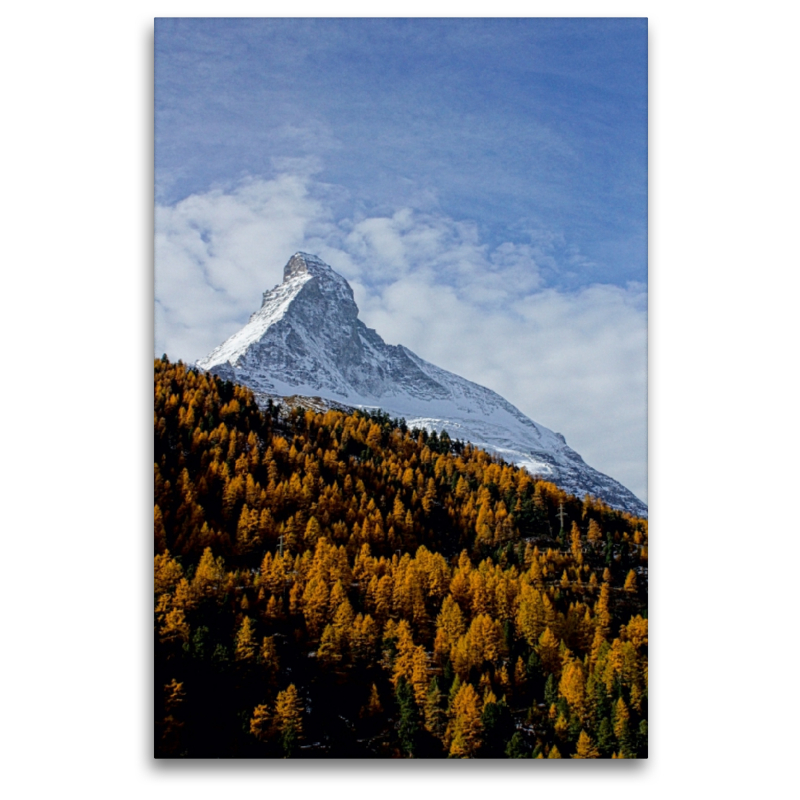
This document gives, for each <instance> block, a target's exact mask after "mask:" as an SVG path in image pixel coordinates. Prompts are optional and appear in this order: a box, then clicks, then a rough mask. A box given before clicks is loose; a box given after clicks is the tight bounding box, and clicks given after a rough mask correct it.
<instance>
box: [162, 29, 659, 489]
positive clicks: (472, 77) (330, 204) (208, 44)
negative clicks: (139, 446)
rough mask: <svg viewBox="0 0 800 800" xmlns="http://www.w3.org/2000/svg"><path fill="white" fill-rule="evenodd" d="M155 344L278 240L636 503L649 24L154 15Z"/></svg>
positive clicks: (236, 299)
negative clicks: (346, 284) (314, 257)
mask: <svg viewBox="0 0 800 800" xmlns="http://www.w3.org/2000/svg"><path fill="white" fill-rule="evenodd" d="M155 189H156V312H155V321H156V342H155V348H156V352H157V353H159V354H160V353H161V352H164V351H166V352H168V353H169V354H170V355H171V356H174V357H182V358H184V359H185V360H189V361H192V360H194V359H196V358H199V357H201V356H202V355H205V354H206V353H207V352H208V351H209V350H210V349H211V348H212V347H214V346H215V345H216V344H219V343H220V342H221V341H222V340H223V339H224V338H226V337H227V336H228V335H230V334H231V333H232V332H234V331H235V330H236V329H238V327H240V326H241V325H242V324H243V323H244V322H245V321H246V320H247V318H248V316H249V314H250V313H251V312H252V311H254V310H255V308H257V306H258V304H259V300H260V295H261V292H263V291H264V290H265V289H269V288H271V287H272V286H273V285H275V284H276V283H278V282H280V276H281V268H282V266H283V264H284V263H285V262H286V261H287V260H288V258H289V256H290V255H291V254H292V253H293V252H295V251H296V250H306V251H308V252H314V253H317V254H319V255H320V256H322V257H323V258H324V259H325V260H326V261H328V263H330V264H331V265H332V266H333V267H334V268H335V269H337V270H338V271H339V272H341V273H342V274H343V275H344V276H345V277H346V278H347V279H348V280H349V281H350V282H351V284H352V285H353V287H354V291H355V294H356V300H357V302H358V304H359V308H360V309H361V314H362V318H364V320H365V321H366V322H367V324H368V325H370V326H371V327H375V328H376V329H377V330H378V332H379V333H380V334H381V335H382V336H383V337H384V338H385V339H386V340H387V341H389V342H391V343H397V342H402V343H403V344H405V345H407V346H408V347H410V348H411V349H412V350H415V351H416V352H418V353H419V354H420V355H421V356H422V357H424V358H427V359H428V360H430V361H433V362H434V363H436V364H439V365H440V366H442V367H445V368H447V369H451V370H453V371H454V372H457V373H459V374H462V375H464V376H465V377H467V378H470V379H472V380H475V381H477V382H479V383H482V384H484V385H487V386H490V387H491V388H493V389H495V390H496V391H499V392H500V393H501V394H503V395H504V396H505V397H507V398H508V399H509V400H511V402H513V403H514V404H515V405H517V406H518V407H520V408H521V409H522V410H523V411H524V412H525V413H527V414H528V415H529V416H531V417H532V418H533V419H535V420H536V421H537V422H540V423H542V424H544V425H547V426H548V427H550V428H553V429H555V430H559V431H561V432H562V433H564V435H565V436H566V438H567V441H568V443H569V444H570V445H571V446H573V447H574V448H575V449H576V450H578V452H580V453H581V454H582V455H583V456H584V458H585V459H586V460H587V461H588V462H589V463H590V464H592V465H593V466H595V467H597V468H599V469H601V470H603V471H604V472H607V473H608V474H610V475H612V476H613V477H615V478H617V479H619V480H621V481H622V482H623V483H625V485H627V486H628V487H629V488H631V489H632V490H633V491H634V492H635V493H636V494H638V495H639V496H640V497H642V498H643V499H645V500H646V498H647V486H646V482H647V463H646V462H647V406H646V382H647V360H646V356H647V352H646V348H647V21H646V20H644V19H538V20H537V19H498V20H487V19H473V20H453V19H446V20H427V19H414V20H384V19H380V20H374V19H373V20H370V19H366V20H357V19H345V20H330V19H295V20H292V19H244V20H241V19H236V20H220V19H158V20H156V26H155Z"/></svg>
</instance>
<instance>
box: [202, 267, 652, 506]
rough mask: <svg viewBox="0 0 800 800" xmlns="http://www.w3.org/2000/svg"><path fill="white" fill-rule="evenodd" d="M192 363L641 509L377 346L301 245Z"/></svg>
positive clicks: (430, 368)
mask: <svg viewBox="0 0 800 800" xmlns="http://www.w3.org/2000/svg"><path fill="white" fill-rule="evenodd" d="M197 366H198V367H200V368H201V369H204V370H207V371H209V372H212V373H214V374H216V375H218V376H219V377H221V378H224V379H227V380H231V381H233V382H235V383H240V384H243V385H245V386H247V387H249V388H250V389H252V390H253V391H254V392H255V394H256V397H257V399H258V401H259V402H260V403H261V404H262V405H266V403H267V402H268V400H269V399H280V398H287V397H296V396H303V397H309V398H316V399H317V402H318V404H319V405H321V406H323V407H324V406H330V407H342V406H344V407H354V408H364V409H371V410H373V409H382V410H383V411H385V412H386V413H388V414H389V415H390V416H393V417H403V418H405V420H406V423H407V425H408V426H409V427H410V428H414V427H416V428H421V429H422V428H424V429H426V430H428V431H429V432H430V431H433V430H436V431H437V432H441V431H443V430H447V432H448V434H449V435H450V437H451V438H453V439H462V440H464V441H469V442H471V443H472V444H474V445H476V446H478V447H480V448H483V449H485V450H487V451H489V452H491V453H495V454H497V455H498V456H499V457H501V458H502V459H504V460H505V461H507V462H510V463H512V464H515V465H517V466H520V467H524V468H525V469H527V470H528V471H529V472H530V473H532V474H533V475H537V476H541V477H542V478H544V479H546V480H549V481H552V482H553V483H555V484H556V485H557V486H559V487H560V488H562V489H564V490H565V491H567V492H570V493H572V494H575V495H577V496H579V497H583V496H584V495H585V494H590V495H592V496H594V497H596V498H599V499H600V500H603V501H604V502H606V503H608V504H609V505H610V506H612V507H613V508H616V509H620V510H624V511H628V512H630V513H632V514H635V515H637V516H640V517H646V516H647V506H646V505H645V504H644V503H643V502H642V501H641V500H639V499H638V498H637V497H636V496H635V495H634V494H633V493H632V492H630V491H629V490H628V489H626V488H625V487H624V486H622V485H621V484H620V483H618V482H617V481H615V480H613V479H612V478H610V477H608V476H607V475H604V474H602V473H600V472H598V471H597V470H595V469H593V468H592V467H590V466H588V465H587V464H586V463H585V462H584V461H583V459H582V458H581V457H580V455H578V453H576V452H575V451H574V450H572V449H571V448H570V447H569V446H568V445H567V443H566V441H565V439H564V437H563V436H562V435H561V434H560V433H555V432H553V431H551V430H549V429H548V428H545V427H544V426H542V425H539V424H538V423H536V422H534V421H533V420H531V419H529V418H528V417H526V416H525V415H524V414H523V413H522V412H521V411H520V410H519V409H517V408H515V407H514V406H513V405H512V404H511V403H509V402H508V401H507V400H505V399H503V398H502V397H501V396H500V395H499V394H497V393H496V392H493V391H492V390H491V389H487V388H485V387H483V386H479V385H478V384H476V383H472V382H471V381H468V380H466V379H465V378H461V377H459V376H458V375H455V374H453V373H452V372H448V371H447V370H444V369H441V368H439V367H437V366H434V365H433V364H430V363H428V362H427V361H424V360H423V359H421V358H420V357H419V356H417V355H415V354H414V353H412V352H411V351H410V350H409V349H408V348H406V347H403V346H402V345H389V344H386V342H384V341H383V339H382V338H381V337H380V336H379V335H378V334H377V333H376V332H375V331H374V330H372V329H371V328H368V327H367V326H366V325H365V324H364V323H363V322H362V321H361V320H360V319H359V318H358V307H357V306H356V303H355V300H354V298H353V291H352V289H351V288H350V285H349V284H348V283H347V281H346V280H345V279H344V278H343V277H342V276H341V275H339V274H338V273H336V272H334V270H333V269H331V267H329V266H328V265H327V264H325V263H324V262H323V261H321V260H320V259H319V258H318V257H316V256H313V255H309V254H307V253H296V254H295V255H293V256H292V257H291V258H290V259H289V262H288V264H287V265H286V267H285V268H284V274H283V283H281V284H280V285H279V286H276V287H275V288H274V289H271V290H270V291H267V292H264V295H263V302H262V304H261V308H260V309H259V310H258V311H256V312H255V313H254V314H253V315H252V316H251V317H250V320H249V322H248V323H247V324H246V325H245V326H244V327H243V328H242V329H241V330H239V331H238V332H237V333H235V334H233V336H231V337H230V338H229V339H228V340H227V341H225V342H223V344H221V345H220V346H219V347H217V348H216V349H214V350H213V351H212V352H211V353H210V354H209V355H208V356H207V357H206V358H204V359H201V360H200V361H198V362H197Z"/></svg>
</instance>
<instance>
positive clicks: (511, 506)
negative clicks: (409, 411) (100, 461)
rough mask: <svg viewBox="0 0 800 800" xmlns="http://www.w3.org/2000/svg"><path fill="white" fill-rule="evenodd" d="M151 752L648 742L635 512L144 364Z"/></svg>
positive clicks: (572, 752) (349, 752)
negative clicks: (150, 382) (149, 473)
mask: <svg viewBox="0 0 800 800" xmlns="http://www.w3.org/2000/svg"><path fill="white" fill-rule="evenodd" d="M154 425H155V511H154V516H155V519H154V523H155V524H154V531H155V553H156V555H155V586H154V588H155V593H154V605H155V627H154V633H155V684H156V685H155V749H156V755H157V756H161V757H284V756H289V757H300V758H315V757H348V756H352V757H409V756H413V757H417V758H444V757H448V756H449V757H456V758H472V757H478V758H481V757H486V758H504V757H513V758H530V757H533V758H569V757H573V758H612V757H617V758H633V757H643V756H645V755H646V753H647V723H646V719H647V521H646V520H643V519H638V518H635V517H632V516H631V515H629V514H624V513H621V512H618V511H613V510H611V509H610V508H608V507H607V506H605V505H604V504H602V503H600V502H596V501H593V500H592V499H590V498H586V499H584V500H582V499H578V498H575V497H572V496H570V495H567V494H565V493H564V492H562V491H560V490H559V489H558V488H556V487H555V486H554V485H552V484H550V483H546V482H543V481H538V480H536V479H534V478H533V477H531V475H529V474H528V473H527V472H525V471H523V470H520V469H517V468H514V467H511V466H508V465H505V464H503V463H502V462H500V461H498V460H497V459H496V458H494V457H492V456H489V455H487V454H486V453H484V452H482V451H480V450H477V449H474V448H473V447H471V446H470V445H468V444H466V445H465V444H462V443H460V442H453V441H451V440H450V439H449V438H448V437H447V436H446V435H445V434H443V435H442V436H441V437H437V436H436V435H435V434H433V435H431V436H428V435H427V434H426V433H425V432H424V431H417V430H408V429H407V428H406V426H405V424H404V423H403V421H402V420H390V419H389V418H388V417H386V416H382V415H366V414H361V413H359V414H353V415H346V414H344V413H342V412H339V411H328V412H326V413H315V412H313V411H303V410H301V409H295V410H294V411H288V410H286V409H284V408H279V407H271V408H270V409H268V410H267V412H265V413H262V412H260V411H259V409H258V407H257V406H256V403H255V400H254V398H253V395H252V393H251V392H250V391H249V390H248V389H245V388H243V387H241V386H236V385H233V384H231V383H227V382H223V381H220V380H219V379H218V378H215V377H213V376H210V375H207V374H204V373H197V372H195V371H194V370H191V369H189V368H187V367H186V366H184V365H183V364H181V363H180V362H178V363H177V364H171V363H169V362H168V361H167V360H166V359H162V360H156V362H155V409H154Z"/></svg>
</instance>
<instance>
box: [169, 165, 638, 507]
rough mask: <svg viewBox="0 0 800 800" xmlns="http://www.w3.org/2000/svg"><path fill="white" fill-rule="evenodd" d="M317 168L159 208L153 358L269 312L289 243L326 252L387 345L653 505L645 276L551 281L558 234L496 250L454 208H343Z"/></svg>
mask: <svg viewBox="0 0 800 800" xmlns="http://www.w3.org/2000/svg"><path fill="white" fill-rule="evenodd" d="M313 171H314V170H313V169H311V170H309V169H304V170H301V171H300V172H298V173H289V172H286V173H283V174H281V175H279V176H278V177H277V178H275V179H272V180H262V179H248V180H246V181H243V182H242V183H240V184H238V185H236V186H233V187H229V188H228V189H222V188H218V189H214V190H211V191H209V192H205V193H203V194H196V195H192V196H190V197H188V198H186V199H185V200H182V201H181V202H179V203H177V204H175V205H174V206H160V207H158V209H157V213H156V352H157V353H158V354H160V353H161V352H162V351H164V352H167V353H168V354H169V355H170V356H171V357H174V358H177V357H180V358H183V359H184V360H187V361H194V360H195V359H197V358H199V357H201V356H203V355H205V354H206V353H207V352H209V351H210V350H211V349H212V348H213V347H215V346H216V345H217V344H219V343H220V342H222V341H223V340H224V339H225V338H227V336H229V335H230V334H231V333H233V332H234V331H236V330H237V329H238V328H239V327H241V325H242V324H243V323H244V322H245V321H246V320H247V318H248V317H249V315H250V314H251V313H252V312H253V311H255V310H256V308H258V306H259V304H260V298H261V293H262V292H263V291H264V290H265V289H269V288H272V286H274V285H275V284H277V283H279V282H280V281H281V278H282V269H283V266H284V264H285V263H286V261H287V260H288V258H289V256H290V255H291V254H292V253H294V252H296V251H297V250H306V251H309V252H313V253H317V254H319V255H320V256H321V257H322V258H324V259H325V260H326V261H327V262H328V263H329V264H331V266H333V267H334V268H335V269H337V270H338V271H339V272H341V274H343V275H344V276H345V277H346V278H347V279H348V280H349V281H350V282H351V284H352V286H353V289H354V292H355V295H356V301H357V302H358V304H359V308H360V310H361V316H362V319H363V320H364V321H365V323H366V324H367V325H369V326H370V327H373V328H375V329H376V330H377V331H378V332H379V333H380V334H381V335H382V336H383V337H384V339H386V340H387V341H388V342H390V343H402V344H404V345H406V346H407V347H409V348H411V349H412V350H414V351H415V352H416V353H418V354H419V355H420V356H422V357H423V358H426V359H428V360H429V361H432V362H433V363H435V364H438V365H439V366H442V367H444V368H446V369H450V370H452V371H454V372H456V373H458V374H461V375H463V376H464V377H467V378H469V379H471V380H474V381H476V382H478V383H481V384H483V385H486V386H489V387H490V388H492V389H494V390H496V391H498V392H500V394H502V395H503V396H505V397H506V398H507V399H509V400H510V401H511V402H512V403H514V404H515V405H517V406H518V407H519V408H520V409H522V411H524V412H525V413H526V414H528V415H529V416H531V417H532V418H533V419H535V420H537V421H538V422H541V423H542V424H544V425H547V426H548V427H551V428H554V429H555V430H559V431H561V432H562V433H564V435H565V436H566V437H567V441H568V442H569V443H570V444H571V445H572V446H573V447H574V448H575V449H576V450H578V452H580V453H581V454H582V455H583V456H584V458H585V459H586V460H587V461H588V462H589V463H590V464H592V465H593V466H595V467H597V468H599V469H601V470H603V471H605V472H607V473H608V474H610V475H612V476H613V477H615V478H617V479H618V480H621V481H622V482H623V483H624V484H625V485H627V486H628V487H629V488H631V489H632V490H633V491H634V492H635V493H637V494H638V495H639V496H640V497H642V498H643V499H646V419H647V408H646V370H647V366H646V348H647V343H646V336H647V294H646V289H645V287H644V286H643V285H641V284H629V285H628V286H627V287H619V286H615V285H609V284H595V285H590V286H583V287H581V288H579V289H576V290H575V291H565V290H563V289H556V288H553V287H552V286H548V284H547V282H546V279H545V274H544V271H543V268H542V266H541V265H542V264H544V263H545V262H547V260H548V259H549V258H552V245H551V243H550V242H552V240H553V239H555V238H557V237H548V236H546V235H545V234H543V233H542V232H539V235H538V236H536V237H534V238H530V237H529V238H528V240H527V241H524V240H523V241H518V242H504V243H502V244H501V245H499V246H497V247H494V248H492V247H490V246H488V245H487V244H485V243H484V242H482V240H481V237H480V234H479V231H478V229H477V227H476V226H475V225H474V224H472V223H470V222H465V221H461V220H454V219H451V218H449V217H447V216H445V215H443V214H437V213H432V212H425V213H423V212H420V211H417V210H414V209H411V208H407V207H404V208H399V209H397V210H396V211H394V212H393V213H391V214H388V215H386V216H364V215H361V216H356V215H355V214H352V215H350V216H349V217H339V216H337V215H336V214H335V213H334V210H333V208H334V206H335V205H337V203H335V202H334V201H333V200H332V199H331V198H332V197H334V198H335V197H336V196H337V192H336V187H331V186H327V185H325V184H322V183H320V182H319V181H317V180H316V179H315V178H314V176H313V174H312V173H313ZM339 199H341V198H339ZM521 238H522V237H521ZM575 257H580V254H575Z"/></svg>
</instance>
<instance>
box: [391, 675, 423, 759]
mask: <svg viewBox="0 0 800 800" xmlns="http://www.w3.org/2000/svg"><path fill="white" fill-rule="evenodd" d="M394 696H395V699H396V700H397V705H398V707H399V709H400V719H399V721H398V723H397V738H398V739H399V740H400V747H401V748H402V750H403V752H405V753H406V754H407V755H408V756H409V757H411V758H413V757H414V754H415V753H416V750H417V745H418V742H419V711H418V710H417V704H416V702H415V701H414V691H413V689H412V688H411V685H410V684H409V683H408V681H407V680H406V679H405V678H404V677H401V678H400V680H399V681H398V682H397V689H396V690H395V693H394Z"/></svg>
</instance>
